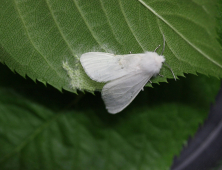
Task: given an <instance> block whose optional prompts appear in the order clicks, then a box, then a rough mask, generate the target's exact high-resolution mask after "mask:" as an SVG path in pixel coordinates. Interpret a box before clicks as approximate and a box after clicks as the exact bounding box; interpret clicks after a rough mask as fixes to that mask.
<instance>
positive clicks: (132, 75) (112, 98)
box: [80, 41, 175, 114]
mask: <svg viewBox="0 0 222 170" xmlns="http://www.w3.org/2000/svg"><path fill="white" fill-rule="evenodd" d="M164 42H165V41H164ZM164 44H165V43H164ZM158 47H159V46H158ZM158 47H157V48H158ZM157 48H156V49H155V51H156V50H157ZM155 51H154V52H145V53H140V54H127V55H114V54H110V53H103V52H88V53H84V54H82V56H81V57H80V62H81V64H82V66H83V68H84V70H85V72H86V74H87V75H88V76H89V77H90V78H91V79H92V80H94V81H97V82H105V83H106V84H105V85H104V87H103V89H102V98H103V100H104V102H105V105H106V109H107V110H108V112H109V113H112V114H115V113H118V112H120V111H122V110H123V109H124V108H125V107H127V106H128V105H129V104H130V103H131V102H132V101H133V99H134V98H135V97H136V96H137V94H138V93H139V92H140V91H141V90H143V87H144V86H145V85H146V83H147V82H148V81H150V79H151V77H153V76H156V75H157V74H158V73H159V72H160V69H161V67H162V63H163V62H164V61H165V58H164V56H163V55H162V54H161V55H158V54H157V53H156V52H155ZM162 53H163V52H162ZM171 71H172V70H171ZM172 73H173V72H172ZM173 75H174V74H173ZM174 78H175V76H174ZM150 82H151V81H150Z"/></svg>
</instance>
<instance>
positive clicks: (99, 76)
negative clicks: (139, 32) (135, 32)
mask: <svg viewBox="0 0 222 170" xmlns="http://www.w3.org/2000/svg"><path fill="white" fill-rule="evenodd" d="M129 56H131V58H132V56H134V57H136V56H138V55H134V54H128V55H123V56H121V55H114V54H110V53H103V52H89V53H85V54H82V56H81V57H80V62H81V64H82V66H83V68H84V70H85V72H86V74H87V75H88V76H89V77H90V78H91V79H92V80H95V81H97V82H108V81H111V80H114V79H117V78H120V77H123V76H125V75H127V74H128V73H129V72H130V71H133V69H134V67H131V68H129V67H127V66H126V65H129V62H128V63H126V61H128V60H129V58H128V57H129ZM129 61H130V62H133V60H129ZM130 69H131V70H130Z"/></svg>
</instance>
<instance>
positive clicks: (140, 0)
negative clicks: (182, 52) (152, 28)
mask: <svg viewBox="0 0 222 170" xmlns="http://www.w3.org/2000/svg"><path fill="white" fill-rule="evenodd" d="M138 1H139V2H140V3H141V4H143V5H144V6H145V7H146V8H147V9H148V10H150V11H151V12H152V13H153V14H154V15H156V16H157V17H158V18H159V19H161V20H162V21H163V22H164V23H166V24H167V25H168V26H169V27H170V28H172V29H173V30H174V31H175V32H176V33H177V34H178V35H179V36H180V37H181V38H182V39H183V40H185V41H186V42H187V43H188V44H189V45H190V46H192V47H193V48H194V49H196V50H197V51H198V52H199V53H200V54H202V55H203V56H204V57H205V58H206V59H208V60H209V61H211V62H212V63H214V64H216V65H217V66H219V67H220V68H222V65H220V64H219V63H218V62H216V61H215V60H213V59H212V58H210V57H209V56H208V55H207V54H205V53H204V52H203V51H202V50H200V49H199V48H198V47H197V46H195V45H194V44H192V43H191V42H190V41H188V39H186V38H185V37H184V36H183V35H182V34H181V33H180V32H179V31H178V30H177V29H176V28H174V27H173V25H171V24H170V23H169V22H168V21H166V20H165V19H164V18H163V17H162V16H160V15H158V13H157V12H156V11H155V10H154V9H152V8H151V7H150V6H148V5H147V4H146V3H145V2H144V1H143V0H138Z"/></svg>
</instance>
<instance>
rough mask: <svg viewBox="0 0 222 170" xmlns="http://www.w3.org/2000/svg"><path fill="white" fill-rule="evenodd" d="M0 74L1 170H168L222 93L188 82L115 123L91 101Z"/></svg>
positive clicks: (156, 92) (153, 91) (153, 93)
mask: <svg viewBox="0 0 222 170" xmlns="http://www.w3.org/2000/svg"><path fill="white" fill-rule="evenodd" d="M0 72H1V73H4V74H2V76H0V167H1V170H19V169H26V170H29V169H30V170H32V169H37V170H38V169H43V170H48V169H49V170H51V169H54V170H57V169H58V170H61V169H62V170H73V169H75V170H85V169H91V170H94V169H95V170H100V169H101V170H104V169H107V170H113V169H120V170H121V169H123V170H125V169H129V170H133V169H152V170H160V169H168V168H169V167H170V165H171V162H172V159H173V157H174V155H175V154H179V152H180V150H181V147H182V145H183V144H186V140H187V138H188V136H190V135H193V134H194V133H195V131H196V130H197V129H198V126H199V124H201V123H202V122H203V120H204V119H205V118H206V117H207V113H208V110H209V106H210V102H212V101H213V100H214V96H215V94H216V93H217V90H218V88H219V87H220V81H219V80H217V79H215V78H208V77H206V76H191V75H188V76H187V78H182V79H181V80H180V81H178V82H175V81H174V80H170V83H162V85H161V86H159V85H157V84H156V85H154V86H155V88H145V91H144V92H143V93H140V94H139V95H138V97H137V98H136V99H135V100H134V101H133V102H132V104H131V105H130V106H129V107H127V108H126V109H125V110H124V111H123V112H121V113H119V114H117V115H115V116H113V115H111V114H108V113H107V111H106V110H105V107H104V105H103V102H102V100H101V97H100V95H98V94H97V93H96V95H95V96H94V95H91V94H89V93H87V94H85V95H83V94H82V93H80V94H81V95H75V94H72V93H68V92H64V93H60V92H59V91H57V90H55V89H54V88H52V87H50V86H49V87H47V88H46V87H44V86H43V85H42V84H41V83H37V84H34V83H33V82H32V81H31V80H30V79H27V80H25V79H22V78H21V77H19V76H18V75H16V74H13V73H11V72H10V71H9V70H8V69H7V68H6V67H5V66H4V67H3V65H0ZM172 92H173V93H172ZM188 92H189V93H188Z"/></svg>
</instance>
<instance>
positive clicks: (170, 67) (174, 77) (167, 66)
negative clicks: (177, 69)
mask: <svg viewBox="0 0 222 170" xmlns="http://www.w3.org/2000/svg"><path fill="white" fill-rule="evenodd" d="M164 64H165V65H167V67H169V69H170V71H171V72H172V74H173V77H174V79H175V81H177V79H176V76H175V75H174V73H173V70H172V69H171V67H170V66H169V65H168V64H167V63H166V62H164Z"/></svg>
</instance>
